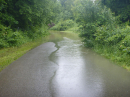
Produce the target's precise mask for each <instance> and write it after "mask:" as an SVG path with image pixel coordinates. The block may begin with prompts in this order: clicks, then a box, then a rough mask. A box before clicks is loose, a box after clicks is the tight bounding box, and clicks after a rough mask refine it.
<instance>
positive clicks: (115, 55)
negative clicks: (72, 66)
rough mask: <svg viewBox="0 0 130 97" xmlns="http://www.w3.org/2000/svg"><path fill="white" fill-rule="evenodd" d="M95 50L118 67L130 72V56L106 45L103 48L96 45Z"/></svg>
mask: <svg viewBox="0 0 130 97" xmlns="http://www.w3.org/2000/svg"><path fill="white" fill-rule="evenodd" d="M93 50H94V51H95V52H97V53H99V54H100V55H102V56H104V57H106V58H107V59H110V60H111V61H112V62H114V63H115V64H116V65H119V66H121V67H123V68H124V69H126V70H128V71H130V55H128V54H122V53H121V52H120V51H119V50H118V49H117V48H116V47H115V49H114V48H111V47H107V46H105V45H104V46H102V47H101V46H98V45H96V46H95V47H94V48H93Z"/></svg>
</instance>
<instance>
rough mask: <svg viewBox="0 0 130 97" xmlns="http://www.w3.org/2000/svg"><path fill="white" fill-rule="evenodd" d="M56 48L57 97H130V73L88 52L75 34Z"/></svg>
mask: <svg viewBox="0 0 130 97" xmlns="http://www.w3.org/2000/svg"><path fill="white" fill-rule="evenodd" d="M56 44H57V46H58V47H57V48H58V50H57V51H56V52H55V53H53V54H52V55H51V59H52V61H53V62H54V63H56V65H58V69H57V70H56V72H55V76H54V77H53V80H52V86H51V89H52V92H53V96H54V97H130V72H127V71H126V70H124V69H123V68H121V67H119V66H117V65H115V64H113V63H112V62H110V61H109V60H108V59H105V58H103V57H102V56H100V55H98V54H96V53H94V52H93V51H91V50H90V49H87V48H85V47H84V46H83V45H82V43H81V41H80V40H79V38H76V35H75V34H73V35H72V34H71V36H69V37H66V36H63V39H62V40H61V41H59V42H56Z"/></svg>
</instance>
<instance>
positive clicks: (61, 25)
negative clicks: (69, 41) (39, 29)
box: [51, 20, 75, 31]
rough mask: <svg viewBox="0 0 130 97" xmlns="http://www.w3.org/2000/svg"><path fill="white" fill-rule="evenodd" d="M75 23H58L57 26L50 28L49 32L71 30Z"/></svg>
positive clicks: (67, 21) (71, 21)
mask: <svg viewBox="0 0 130 97" xmlns="http://www.w3.org/2000/svg"><path fill="white" fill-rule="evenodd" d="M74 24H75V22H74V21H73V20H65V21H61V22H59V23H58V24H57V25H55V26H54V27H52V28H51V30H57V31H65V30H67V29H69V28H72V27H73V26H74Z"/></svg>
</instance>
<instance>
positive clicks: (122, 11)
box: [101, 0, 130, 22]
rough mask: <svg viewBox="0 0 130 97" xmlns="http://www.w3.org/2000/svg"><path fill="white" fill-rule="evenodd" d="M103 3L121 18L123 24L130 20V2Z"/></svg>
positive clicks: (104, 0)
mask: <svg viewBox="0 0 130 97" xmlns="http://www.w3.org/2000/svg"><path fill="white" fill-rule="evenodd" d="M101 3H102V4H103V5H106V6H107V7H109V8H110V9H111V10H112V12H114V13H115V14H116V16H120V19H121V21H122V22H126V21H128V20H130V13H129V12H130V0H101Z"/></svg>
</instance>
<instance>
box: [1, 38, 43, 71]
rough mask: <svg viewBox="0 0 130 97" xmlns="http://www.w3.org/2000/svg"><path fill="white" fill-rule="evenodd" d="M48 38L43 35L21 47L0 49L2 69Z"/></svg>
mask: <svg viewBox="0 0 130 97" xmlns="http://www.w3.org/2000/svg"><path fill="white" fill-rule="evenodd" d="M45 42H46V38H45V37H42V38H39V39H35V41H31V42H27V43H25V44H23V45H21V46H19V47H10V48H4V49H1V50H0V71H2V70H3V69H4V68H6V67H7V66H8V65H9V64H11V63H12V62H13V61H15V60H17V59H18V58H19V57H21V56H22V55H24V54H25V53H26V52H27V51H29V50H31V49H33V48H35V47H37V46H38V45H40V44H42V43H45Z"/></svg>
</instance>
